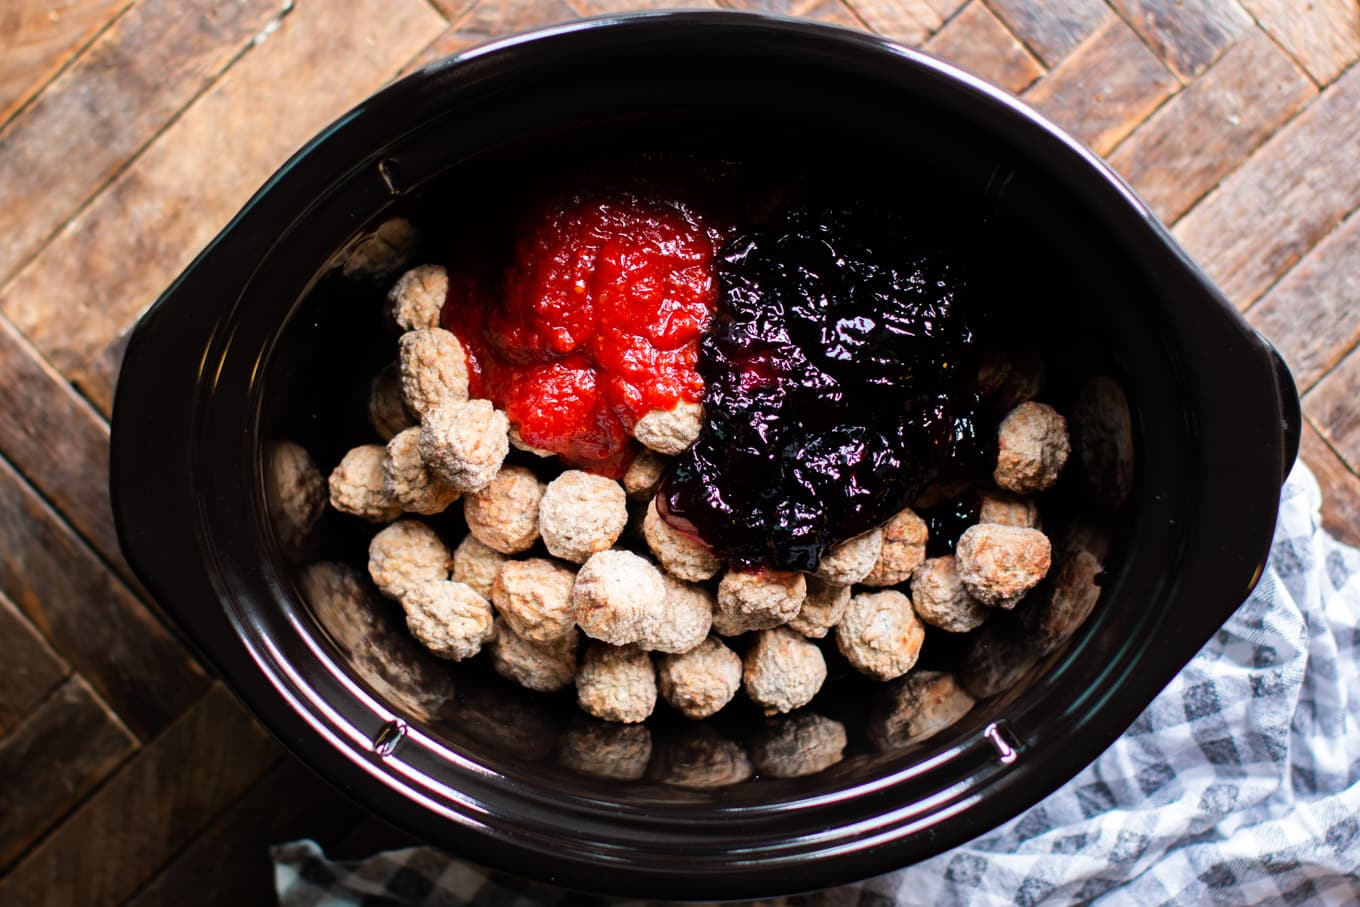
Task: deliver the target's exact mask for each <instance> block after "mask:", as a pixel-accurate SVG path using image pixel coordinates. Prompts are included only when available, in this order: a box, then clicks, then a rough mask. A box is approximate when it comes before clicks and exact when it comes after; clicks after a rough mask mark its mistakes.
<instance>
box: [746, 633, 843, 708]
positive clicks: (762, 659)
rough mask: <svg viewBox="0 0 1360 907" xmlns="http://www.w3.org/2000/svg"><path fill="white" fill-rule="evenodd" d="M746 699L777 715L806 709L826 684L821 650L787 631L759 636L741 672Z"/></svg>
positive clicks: (747, 653) (824, 663)
mask: <svg viewBox="0 0 1360 907" xmlns="http://www.w3.org/2000/svg"><path fill="white" fill-rule="evenodd" d="M742 680H743V682H744V683H745V684H746V695H747V696H750V697H751V701H752V702H754V703H755V704H756V705H758V706H760V707H761V708H763V709H764V710H765V714H767V715H774V714H776V713H781V712H791V711H793V710H794V709H796V708H799V707H801V706H805V705H807V704H808V703H809V702H811V701H812V697H813V696H816V695H817V691H818V690H820V689H821V688H822V684H823V683H824V682H825V681H826V659H825V658H823V657H822V650H821V649H819V648H817V647H816V646H815V645H813V644H812V643H810V642H808V641H807V640H806V639H805V638H803V637H802V636H800V635H799V634H797V633H795V632H794V631H792V630H790V629H789V628H788V627H775V628H774V629H773V630H762V631H760V633H758V634H756V641H755V642H754V643H753V644H752V645H751V648H749V649H747V650H746V658H745V661H744V667H743V670H742Z"/></svg>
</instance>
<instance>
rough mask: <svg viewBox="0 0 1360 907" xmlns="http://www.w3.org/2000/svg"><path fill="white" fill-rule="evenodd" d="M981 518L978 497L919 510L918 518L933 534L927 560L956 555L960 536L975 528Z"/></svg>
mask: <svg viewBox="0 0 1360 907" xmlns="http://www.w3.org/2000/svg"><path fill="white" fill-rule="evenodd" d="M981 514H982V498H981V497H980V496H978V495H977V494H976V493H969V494H965V495H963V496H962V497H958V498H955V499H954V500H952V501H945V502H944V503H942V504H936V505H935V506H934V507H927V508H926V509H924V510H917V511H916V515H917V516H919V517H920V518H921V519H923V520H925V523H926V530H927V531H928V532H929V533H930V534H929V535H927V536H926V557H944V556H945V555H946V554H953V553H954V549H955V548H956V547H957V546H958V544H959V536H961V535H963V533H964V531H965V530H967V529H968V527H969V526H973V525H976V524H977V521H978V517H979V516H980V515H981Z"/></svg>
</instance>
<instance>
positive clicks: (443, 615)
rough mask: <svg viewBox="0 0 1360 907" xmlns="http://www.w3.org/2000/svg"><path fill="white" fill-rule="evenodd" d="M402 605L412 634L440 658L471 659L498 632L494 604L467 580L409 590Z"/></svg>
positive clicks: (437, 581) (439, 582) (440, 581)
mask: <svg viewBox="0 0 1360 907" xmlns="http://www.w3.org/2000/svg"><path fill="white" fill-rule="evenodd" d="M401 606H402V608H403V609H404V610H405V611H406V626H407V628H409V629H410V631H411V635H412V636H414V637H415V638H416V641H417V642H419V643H420V644H421V645H422V646H424V647H425V648H427V649H429V650H430V652H431V653H433V654H435V655H438V656H439V657H440V658H448V659H452V660H453V661H462V660H463V659H464V658H471V657H472V656H473V655H476V654H477V653H478V652H479V651H481V648H482V643H484V642H488V641H490V640H491V638H492V637H493V636H494V635H495V628H494V625H493V622H492V614H491V605H490V603H489V602H487V600H486V599H484V598H482V597H481V596H480V595H478V594H477V593H476V592H473V591H472V589H471V587H469V586H466V585H464V584H463V583H457V582H454V581H453V580H436V581H434V582H429V583H423V584H421V585H419V586H416V587H415V588H413V589H408V590H407V591H406V594H405V595H403V596H402V598H401Z"/></svg>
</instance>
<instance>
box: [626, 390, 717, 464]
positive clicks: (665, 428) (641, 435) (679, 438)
mask: <svg viewBox="0 0 1360 907" xmlns="http://www.w3.org/2000/svg"><path fill="white" fill-rule="evenodd" d="M703 426H704V407H703V404H701V403H686V402H684V401H681V402H680V403H677V404H675V406H673V407H672V408H670V409H655V410H652V411H651V412H649V413H646V414H644V415H643V417H642V418H641V419H638V420H637V423H636V424H635V425H634V426H633V437H635V438H637V439H638V440H639V441H640V442H642V445H643V446H644V447H647V448H649V449H651V450H654V451H656V452H657V453H661V454H668V455H671V456H674V455H675V454H678V453H683V452H684V450H685V449H686V448H687V447H689V446H690V445H691V444H693V443H694V442H695V441H696V440H698V438H699V432H700V431H701V430H702V429H703Z"/></svg>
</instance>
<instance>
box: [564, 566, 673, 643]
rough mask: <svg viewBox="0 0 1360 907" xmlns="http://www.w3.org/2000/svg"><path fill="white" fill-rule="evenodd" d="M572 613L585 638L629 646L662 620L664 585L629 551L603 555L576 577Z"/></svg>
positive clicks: (582, 567)
mask: <svg viewBox="0 0 1360 907" xmlns="http://www.w3.org/2000/svg"><path fill="white" fill-rule="evenodd" d="M571 608H572V614H573V615H574V617H575V618H576V623H577V625H578V626H580V628H581V629H582V630H584V631H585V633H586V635H587V636H590V637H593V638H595V639H600V640H603V641H604V642H607V643H611V644H613V645H616V646H622V645H627V644H628V643H631V642H636V641H637V640H638V638H639V637H640V636H641V635H642V633H643V632H644V630H645V629H646V628H647V627H648V626H654V625H655V624H656V623H657V622H658V621H660V620H661V619H662V618H663V617H664V615H665V608H666V584H665V582H664V581H663V580H662V578H661V571H659V570H657V569H656V567H654V566H652V565H651V564H650V563H648V562H647V561H646V560H644V559H642V558H640V557H638V556H637V555H636V554H633V553H632V552H631V551H618V550H610V551H601V552H600V553H599V554H595V555H592V556H591V558H590V560H588V561H586V562H585V564H583V565H582V566H581V569H580V570H579V571H578V572H577V574H576V584H575V585H574V586H573V587H572V590H571Z"/></svg>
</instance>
